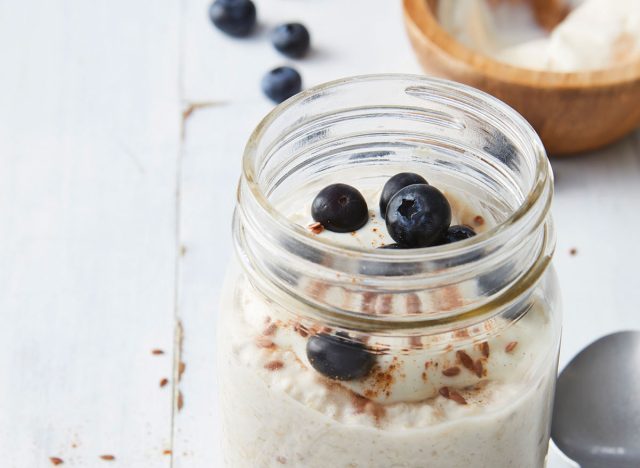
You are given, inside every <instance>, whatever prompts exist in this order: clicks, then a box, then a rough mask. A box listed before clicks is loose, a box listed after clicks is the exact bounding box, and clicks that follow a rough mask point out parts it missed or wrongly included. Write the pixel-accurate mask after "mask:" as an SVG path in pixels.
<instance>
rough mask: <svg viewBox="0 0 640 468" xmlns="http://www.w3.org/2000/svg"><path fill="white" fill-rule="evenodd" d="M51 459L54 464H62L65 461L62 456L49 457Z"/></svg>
mask: <svg viewBox="0 0 640 468" xmlns="http://www.w3.org/2000/svg"><path fill="white" fill-rule="evenodd" d="M49 460H50V461H51V463H53V464H54V465H56V466H57V465H62V464H63V463H64V460H63V459H62V458H58V457H49Z"/></svg>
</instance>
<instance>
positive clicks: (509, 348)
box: [504, 341, 518, 353]
mask: <svg viewBox="0 0 640 468" xmlns="http://www.w3.org/2000/svg"><path fill="white" fill-rule="evenodd" d="M516 346H518V342H517V341H512V342H510V343H508V344H507V346H505V348H504V350H505V352H507V353H510V352H512V351H513V350H514V349H516Z"/></svg>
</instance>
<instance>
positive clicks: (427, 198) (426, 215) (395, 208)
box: [386, 184, 451, 247]
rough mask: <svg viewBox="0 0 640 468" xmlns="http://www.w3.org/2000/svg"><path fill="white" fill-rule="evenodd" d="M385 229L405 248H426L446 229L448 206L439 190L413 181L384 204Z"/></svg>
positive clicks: (449, 215) (449, 214)
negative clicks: (385, 214)
mask: <svg viewBox="0 0 640 468" xmlns="http://www.w3.org/2000/svg"><path fill="white" fill-rule="evenodd" d="M386 221H387V230H388V231H389V235H390V236H391V237H392V238H393V240H395V241H396V242H397V243H398V244H400V245H402V246H404V247H429V246H431V245H434V244H436V243H437V242H438V241H439V240H440V239H441V238H442V237H443V236H444V235H445V233H446V232H447V229H449V224H451V207H450V206H449V202H448V201H447V199H446V198H445V196H444V195H443V194H442V192H441V191H440V190H438V189H437V188H435V187H432V186H431V185H425V184H414V185H409V186H407V187H405V188H403V189H401V190H400V191H399V192H398V193H396V194H395V195H394V196H393V197H392V198H391V200H389V205H388V206H387V220H386Z"/></svg>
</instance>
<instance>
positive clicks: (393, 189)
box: [380, 172, 428, 219]
mask: <svg viewBox="0 0 640 468" xmlns="http://www.w3.org/2000/svg"><path fill="white" fill-rule="evenodd" d="M413 184H428V183H427V181H426V180H425V178H424V177H422V176H421V175H418V174H414V173H413V172H401V173H400V174H396V175H394V176H393V177H391V178H390V179H389V180H387V183H386V184H384V188H383V189H382V195H380V216H382V219H384V217H385V216H386V214H387V205H388V204H389V200H391V197H393V196H394V195H395V194H396V193H398V191H399V190H400V189H403V188H405V187H406V186H407V185H413Z"/></svg>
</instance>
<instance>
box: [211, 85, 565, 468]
mask: <svg viewBox="0 0 640 468" xmlns="http://www.w3.org/2000/svg"><path fill="white" fill-rule="evenodd" d="M497 133H500V134H501V135H503V137H501V138H503V139H504V140H505V141H508V142H509V144H510V145H512V146H513V148H515V152H514V157H513V158H512V159H511V160H510V164H509V165H506V164H504V162H502V161H501V160H500V159H499V158H496V157H495V156H494V155H493V154H492V153H490V152H487V151H486V150H485V149H484V148H485V147H486V146H487V142H486V138H487V135H495V134H497ZM356 156H357V157H356ZM398 174H412V175H411V176H406V175H402V176H398ZM394 178H395V179H394ZM390 181H392V182H390ZM395 181H400V182H395ZM422 181H424V183H423V182H422ZM389 187H391V188H389ZM551 187H552V174H551V171H550V167H549V164H548V161H547V159H546V155H545V153H544V149H543V148H542V145H541V143H540V140H539V139H538V137H537V136H536V135H535V133H534V132H533V130H532V129H531V127H530V126H529V125H528V124H527V123H526V122H525V121H524V120H523V119H522V118H521V117H520V116H519V115H518V114H517V113H515V112H514V111H513V110H512V109H510V108H509V107H507V106H506V105H504V104H503V103H501V102H499V101H497V100H496V99H494V98H492V97H490V96H488V95H486V94H484V93H481V92H479V91H477V90H474V89H471V88H468V87H466V86H462V85H459V84H454V83H451V82H447V81H442V80H435V79H427V78H422V77H415V76H404V75H379V76H366V77H355V78H351V79H347V80H341V81H337V82H333V83H329V84H326V85H322V86H320V87H318V88H315V89H312V90H309V91H307V92H305V93H303V94H301V95H299V96H296V97H294V98H293V99H291V100H290V101H287V103H285V104H284V105H283V106H281V107H279V108H277V109H276V110H275V111H274V112H273V113H272V114H270V115H268V116H267V117H266V118H265V120H264V121H263V122H262V124H261V125H260V126H259V127H258V129H257V130H256V131H255V132H254V134H253V135H252V136H251V139H250V140H249V143H248V145H247V149H246V153H245V156H244V166H243V174H242V178H241V181H240V187H239V199H238V205H237V207H236V212H235V216H234V239H235V243H236V250H237V255H236V260H235V262H234V265H232V267H231V268H230V273H229V276H228V281H227V282H226V286H225V289H224V291H225V295H224V298H223V302H222V305H221V314H220V315H221V317H220V322H219V328H218V329H219V334H218V358H219V373H220V375H219V377H220V378H219V381H220V386H221V398H222V405H221V408H222V413H223V423H224V424H223V429H224V430H223V434H224V439H223V446H224V453H225V460H226V463H227V466H229V467H234V468H235V467H241V468H242V467H255V466H280V465H283V464H286V465H289V466H300V467H309V468H315V467H326V466H339V467H348V466H363V467H365V466H366V467H373V468H377V467H385V468H387V467H389V466H434V467H459V466H487V467H510V466H519V467H541V466H543V464H544V460H545V457H546V453H547V449H548V442H549V425H550V410H551V402H552V393H553V388H554V382H555V375H556V362H557V356H558V347H559V339H560V311H559V307H558V292H557V285H556V280H555V276H554V273H553V269H552V267H551V266H550V261H551V257H552V253H553V248H554V234H553V227H552V222H551V219H550V215H549V205H550V202H551V197H552V189H551ZM390 192H393V193H390ZM382 206H386V209H383V210H381V207H382ZM392 210H395V211H392ZM383 212H384V213H383ZM399 218H402V219H399ZM397 231H398V232H401V233H405V234H407V235H404V234H403V235H400V234H398V232H397ZM416 239H417V240H416ZM487 277H491V279H492V280H491V281H490V282H488V281H484V280H483V281H479V279H481V278H485V279H486V278H487ZM489 283H490V288H487V287H486V284H489Z"/></svg>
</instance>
